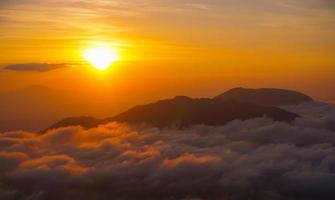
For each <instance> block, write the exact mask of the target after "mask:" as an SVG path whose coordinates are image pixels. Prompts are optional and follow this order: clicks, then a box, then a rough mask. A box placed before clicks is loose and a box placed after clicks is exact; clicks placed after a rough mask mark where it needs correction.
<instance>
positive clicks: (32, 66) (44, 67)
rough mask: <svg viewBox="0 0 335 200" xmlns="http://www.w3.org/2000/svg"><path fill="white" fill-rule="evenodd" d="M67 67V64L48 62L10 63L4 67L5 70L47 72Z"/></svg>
mask: <svg viewBox="0 0 335 200" xmlns="http://www.w3.org/2000/svg"><path fill="white" fill-rule="evenodd" d="M65 67H68V64H49V63H25V64H11V65H7V66H6V67H5V69H6V70H12V71H27V72H29V71H32V72H47V71H51V70H55V69H59V68H65Z"/></svg>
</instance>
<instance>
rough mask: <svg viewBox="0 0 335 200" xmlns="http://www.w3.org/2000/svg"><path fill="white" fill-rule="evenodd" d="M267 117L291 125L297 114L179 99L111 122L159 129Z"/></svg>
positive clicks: (145, 107)
mask: <svg viewBox="0 0 335 200" xmlns="http://www.w3.org/2000/svg"><path fill="white" fill-rule="evenodd" d="M262 116H267V117H269V118H271V119H273V120H275V121H284V122H291V121H293V120H294V119H295V118H296V117H298V115H296V114H294V113H290V112H287V111H285V110H283V109H280V108H276V107H270V106H261V105H255V104H251V103H245V102H238V101H233V100H217V99H192V98H189V97H176V98H174V99H169V100H163V101H159V102H156V103H153V104H148V105H143V106H136V107H134V108H132V109H130V110H128V111H126V112H124V113H121V114H119V115H117V116H115V117H113V118H110V119H109V121H119V122H127V123H131V124H134V123H135V124H136V123H143V122H144V123H147V124H151V125H154V126H158V127H165V126H176V127H185V126H190V125H194V124H205V125H211V126H217V125H224V124H226V123H227V122H229V121H232V120H234V119H241V120H247V119H251V118H256V117H262Z"/></svg>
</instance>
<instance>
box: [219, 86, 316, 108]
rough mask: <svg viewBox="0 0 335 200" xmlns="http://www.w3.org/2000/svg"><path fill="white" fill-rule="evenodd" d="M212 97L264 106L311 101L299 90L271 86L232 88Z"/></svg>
mask: <svg viewBox="0 0 335 200" xmlns="http://www.w3.org/2000/svg"><path fill="white" fill-rule="evenodd" d="M214 99H221V100H235V101H240V102H248V103H254V104H258V105H266V106H284V105H297V104H300V103H304V102H308V101H313V99H312V98H311V97H309V96H307V95H305V94H303V93H300V92H296V91H291V90H284V89H273V88H260V89H247V88H233V89H231V90H228V91H227V92H225V93H223V94H221V95H219V96H216V97H214Z"/></svg>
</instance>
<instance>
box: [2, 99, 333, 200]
mask: <svg viewBox="0 0 335 200" xmlns="http://www.w3.org/2000/svg"><path fill="white" fill-rule="evenodd" d="M288 109H291V110H294V111H296V112H298V113H299V114H302V115H303V117H302V118H301V119H298V121H296V122H295V123H294V124H291V125H290V124H286V123H280V122H274V121H272V120H270V119H266V118H257V119H251V120H247V121H240V120H235V121H233V122H231V123H229V124H227V125H226V126H221V127H209V126H201V125H200V126H195V127H191V128H188V129H184V130H180V129H179V130H177V129H162V130H159V129H157V128H154V127H145V126H144V127H143V126H142V127H141V126H138V127H134V126H128V125H127V124H119V123H109V124H105V125H101V126H99V127H97V128H92V129H88V130H84V129H83V128H81V127H64V128H59V129H55V130H50V131H48V132H46V133H45V134H40V133H29V132H22V131H21V132H7V133H2V134H0V151H1V152H0V191H1V195H5V194H6V198H4V197H3V196H1V195H0V197H2V199H6V200H7V199H16V198H18V197H20V198H31V197H32V196H34V198H35V199H68V198H70V197H71V198H75V199H77V198H80V199H84V200H91V199H92V200H93V199H96V198H116V199H118V198H122V199H157V198H159V199H168V198H171V196H173V197H174V198H176V199H184V198H197V199H221V198H228V197H229V198H230V199H233V200H240V199H246V198H261V199H262V198H263V199H268V198H272V197H280V199H283V200H286V199H287V200H289V199H292V198H296V199H306V198H308V197H309V195H311V194H313V197H315V198H317V199H326V198H323V197H324V194H328V195H332V194H333V192H332V191H333V189H334V187H333V182H334V179H333V178H334V163H335V160H334V157H333V156H331V155H333V154H334V153H335V148H334V145H335V137H334V131H335V127H334V126H333V125H334V124H335V123H334V122H335V121H334V120H335V117H334V116H335V108H334V107H332V106H330V105H326V104H320V103H309V104H303V105H299V106H290V107H289V108H288ZM46 183H47V184H46ZM4 185H6V187H4ZM83 188H85V189H83ZM250 191H252V192H251V193H250ZM269 191H270V192H269ZM36 196H37V197H36ZM328 197H329V196H328Z"/></svg>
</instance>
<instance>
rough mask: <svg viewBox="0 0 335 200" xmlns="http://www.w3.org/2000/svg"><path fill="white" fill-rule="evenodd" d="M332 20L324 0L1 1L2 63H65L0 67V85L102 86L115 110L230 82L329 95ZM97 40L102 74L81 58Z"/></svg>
mask: <svg viewBox="0 0 335 200" xmlns="http://www.w3.org/2000/svg"><path fill="white" fill-rule="evenodd" d="M334 24H335V4H334V3H333V1H332V0H304V1H300V0H272V1H269V0H253V1H247V2H246V1H243V0H209V1H195V0H191V1H185V0H181V1H177V0H165V1H163V0H157V1H150V0H141V1H138V0H122V1H121V0H114V1H112V0H95V1H89V0H82V1H78V0H44V1H38V0H2V1H1V2H0V26H1V29H0V35H1V37H0V44H1V46H0V63H2V66H6V65H7V64H16V63H71V64H72V65H71V67H70V68H61V69H57V70H53V71H48V72H17V71H9V70H1V71H0V91H9V90H16V89H22V88H25V87H29V86H31V85H43V86H47V87H50V88H53V89H57V90H71V91H76V92H78V93H86V94H87V96H92V95H93V96H96V95H102V97H101V98H105V101H111V102H110V103H111V104H113V103H115V102H119V104H118V105H120V106H119V107H118V109H116V110H117V111H119V110H122V109H124V108H125V107H127V106H130V105H131V104H137V103H143V102H147V101H151V100H155V99H159V98H165V97H171V96H175V95H180V94H183V95H190V96H213V95H216V94H218V93H220V92H223V91H224V90H226V89H228V88H231V87H236V86H244V87H279V88H288V89H295V90H299V91H302V92H305V93H307V94H309V95H311V96H313V97H314V98H317V99H322V100H334V99H335V92H334V86H335V79H334V75H335V56H334V53H335V26H334ZM97 42H103V43H105V44H108V45H111V46H113V48H115V49H117V51H118V52H119V53H120V56H121V60H120V61H119V62H117V63H115V64H114V65H113V66H112V67H111V68H110V69H109V70H108V71H107V72H104V73H100V72H97V71H96V70H94V69H93V68H92V67H91V66H89V65H88V64H87V63H86V62H85V61H84V60H83V58H82V51H83V50H85V49H87V48H92V47H94V45H95V44H96V43H97ZM125 99H128V100H127V102H129V103H124V104H123V103H122V102H124V101H125ZM117 111H115V112H117Z"/></svg>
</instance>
